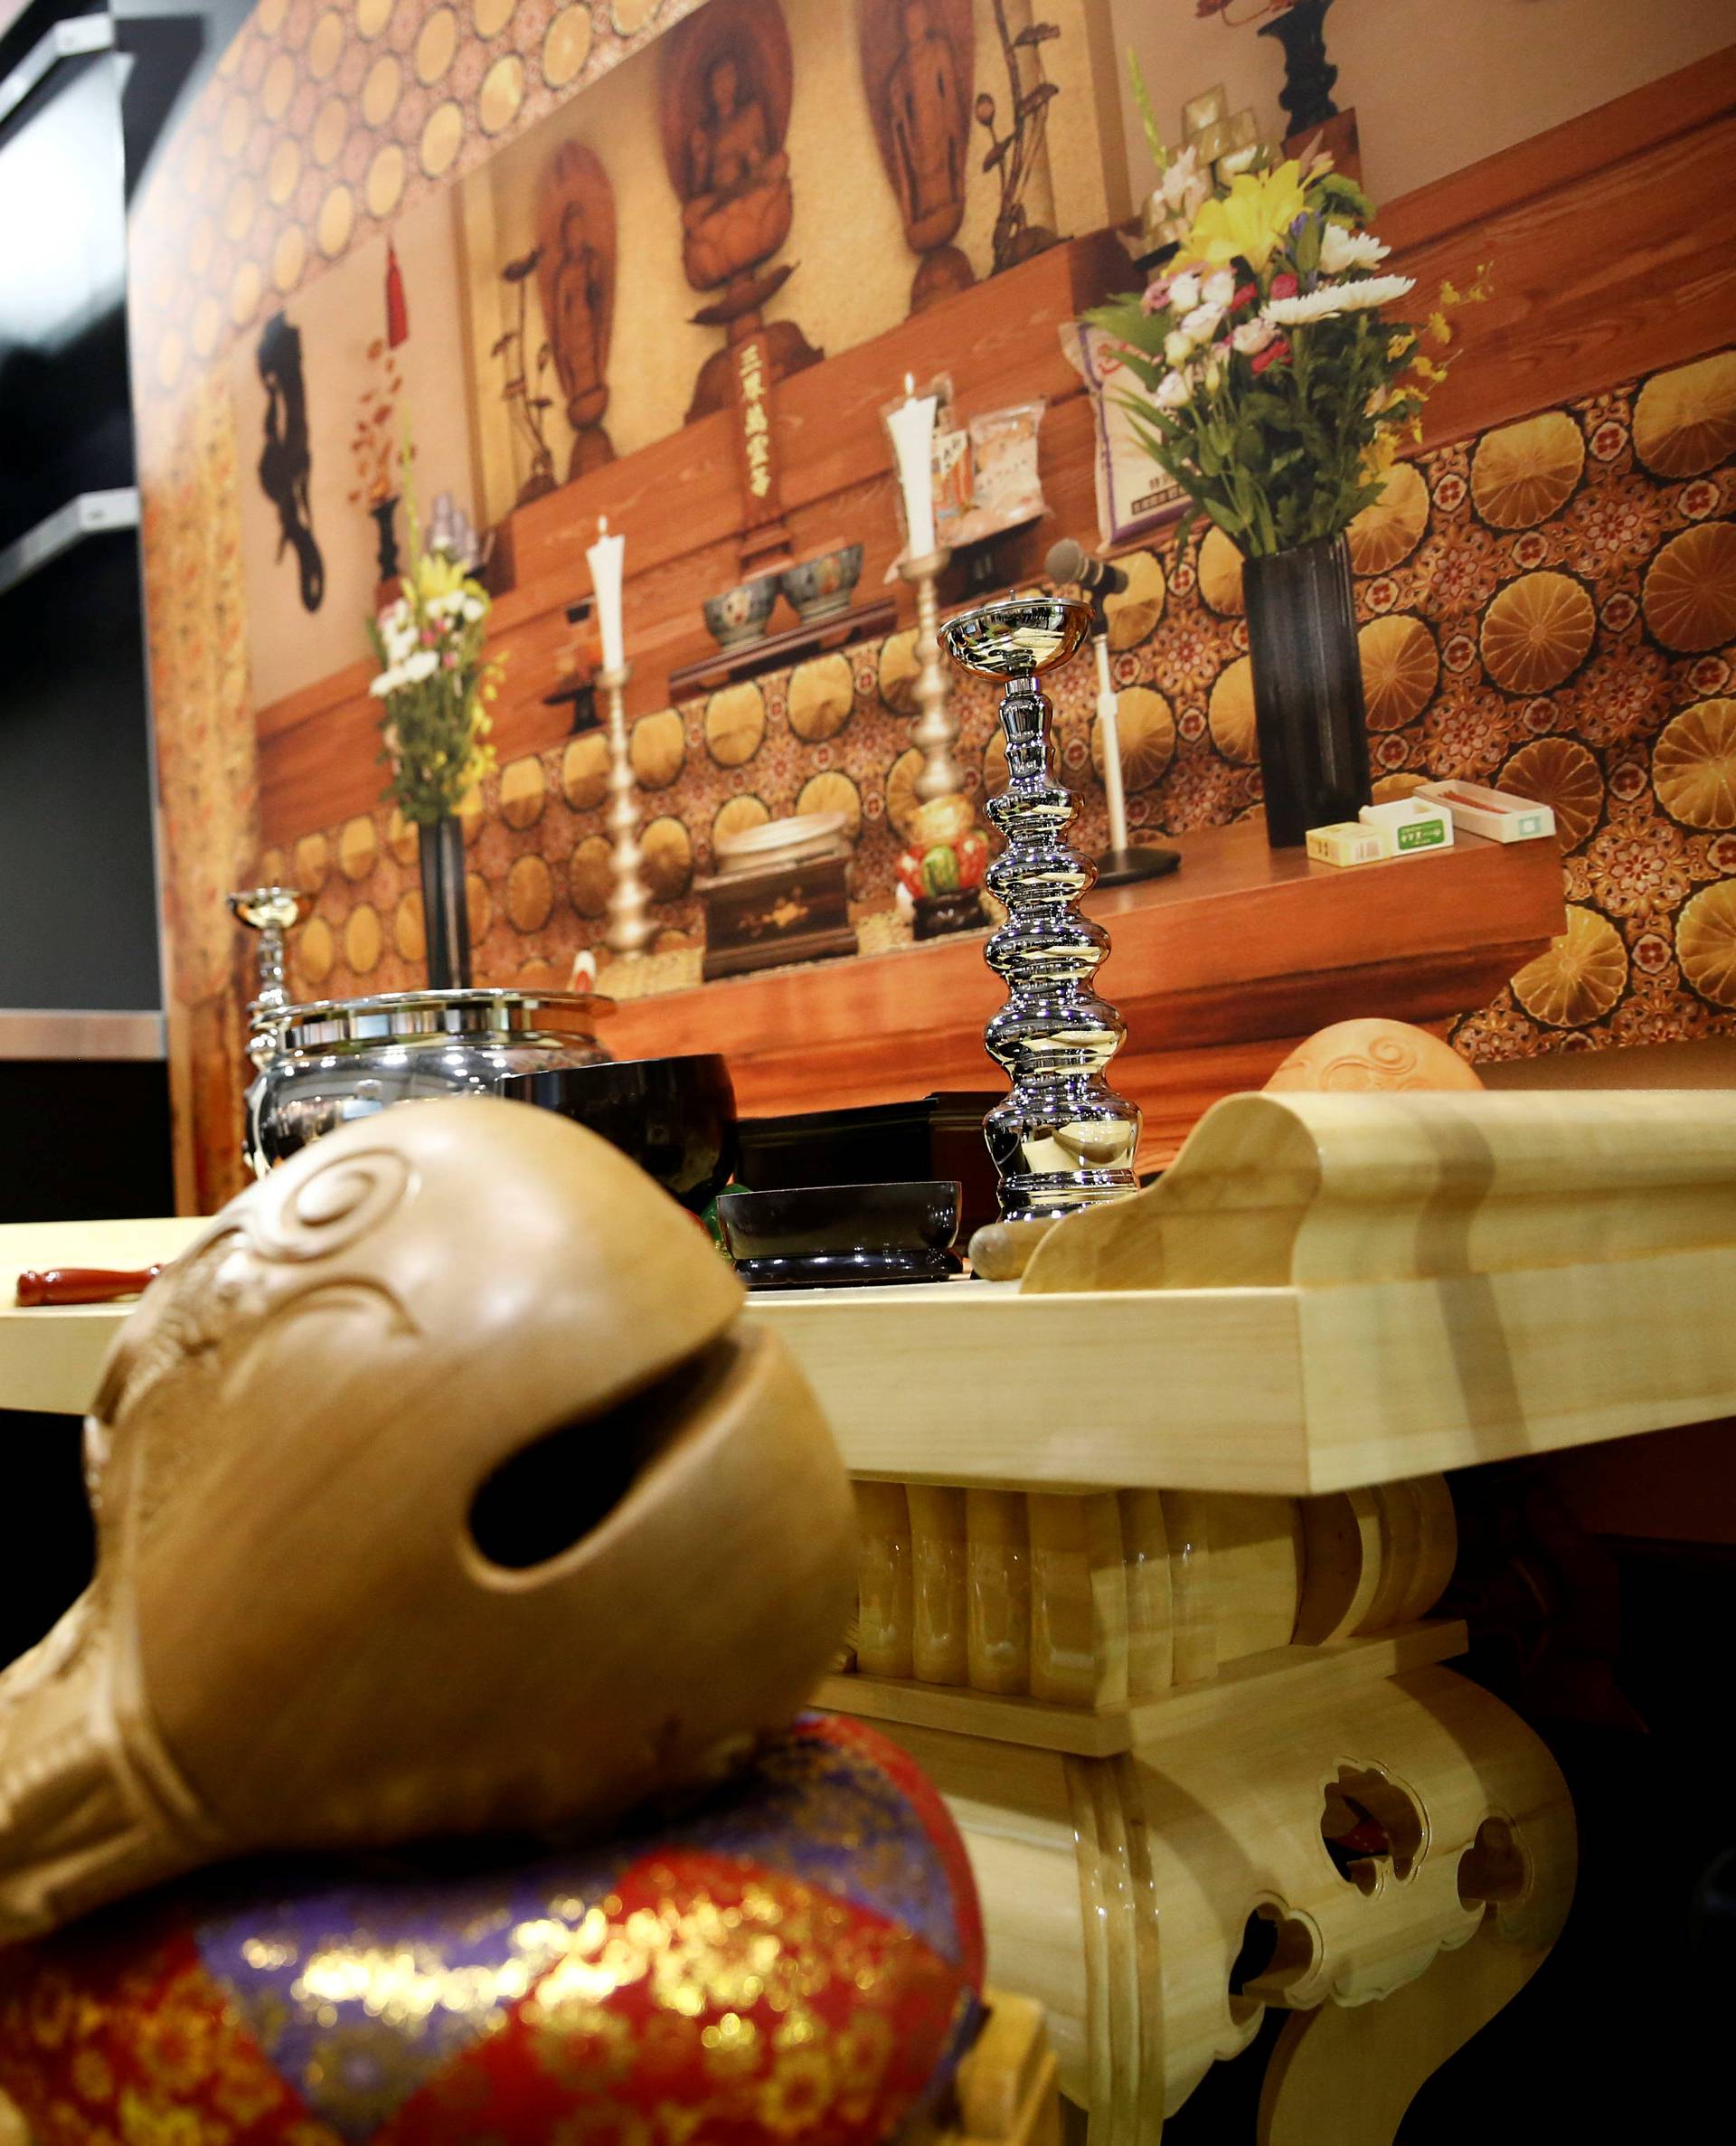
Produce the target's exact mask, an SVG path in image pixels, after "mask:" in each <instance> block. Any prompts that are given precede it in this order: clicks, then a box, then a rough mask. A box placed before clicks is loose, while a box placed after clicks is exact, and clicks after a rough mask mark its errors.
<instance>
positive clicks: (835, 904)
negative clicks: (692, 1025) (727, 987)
mask: <svg viewBox="0 0 1736 2146" xmlns="http://www.w3.org/2000/svg"><path fill="white" fill-rule="evenodd" d="M849 875H850V859H849V857H848V856H832V857H811V858H808V859H807V860H805V861H804V862H803V863H800V864H795V865H776V866H774V867H773V868H772V869H771V870H769V871H767V872H740V873H732V874H728V875H726V876H725V877H722V878H720V879H707V880H702V881H701V883H700V887H699V892H700V894H701V896H702V897H703V901H704V903H705V965H704V969H703V975H704V978H705V981H706V982H707V983H708V984H709V983H714V982H715V981H716V980H717V979H718V978H720V977H725V976H746V975H748V974H749V973H750V971H752V970H753V969H779V968H782V967H783V966H784V965H785V964H786V963H787V962H791V961H826V960H831V959H832V958H833V957H834V956H835V955H838V954H854V952H855V951H856V933H855V927H854V925H853V924H852V923H851V922H850V884H849Z"/></svg>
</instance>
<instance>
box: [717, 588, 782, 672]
mask: <svg viewBox="0 0 1736 2146" xmlns="http://www.w3.org/2000/svg"><path fill="white" fill-rule="evenodd" d="M777 600H778V576H777V575H776V574H775V573H761V574H756V575H755V576H754V578H753V580H752V581H742V582H741V583H739V584H738V585H737V586H736V587H735V588H733V589H726V590H725V591H724V592H723V593H722V596H708V597H707V598H706V599H705V624H706V627H707V629H708V630H709V631H710V633H711V637H712V639H713V640H714V641H715V642H716V643H717V645H718V647H719V648H722V649H723V650H724V651H725V652H726V653H727V652H728V651H729V650H730V649H731V648H748V647H750V645H751V644H752V643H753V642H755V641H760V640H764V638H766V621H767V619H769V618H770V616H771V608H772V606H773V605H774V604H775V603H776V602H777Z"/></svg>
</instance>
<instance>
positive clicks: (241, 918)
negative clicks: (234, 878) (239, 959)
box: [227, 886, 314, 1066]
mask: <svg viewBox="0 0 1736 2146" xmlns="http://www.w3.org/2000/svg"><path fill="white" fill-rule="evenodd" d="M227 903H228V907H229V913H230V914H231V916H232V917H233V918H234V919H235V921H236V922H237V923H241V924H245V925H246V926H247V928H248V930H249V931H257V932H258V933H259V996H258V997H256V998H255V999H254V1000H253V1002H252V1004H251V1005H250V1007H248V1009H247V1012H248V1025H249V1028H250V1035H249V1039H248V1045H247V1054H248V1056H249V1057H250V1059H251V1060H252V1061H253V1063H254V1064H255V1065H258V1066H262V1065H263V1064H265V1062H266V1060H267V1059H268V1058H269V1057H270V1056H271V1054H273V1052H274V1051H275V1050H276V1048H277V1033H278V1028H279V1026H281V1025H282V1021H283V1016H284V1014H285V1013H286V1012H287V1010H288V1005H289V991H288V985H287V984H286V983H285V981H284V941H285V939H286V937H287V936H288V933H289V932H291V931H294V930H295V928H296V926H297V924H299V923H301V922H305V920H306V919H307V914H308V912H309V911H310V910H311V909H312V908H313V906H314V897H313V896H312V895H311V894H303V893H298V892H297V890H296V889H295V888H294V887H278V886H270V887H243V888H241V891H240V892H239V893H233V894H231V895H229V896H228V897H227Z"/></svg>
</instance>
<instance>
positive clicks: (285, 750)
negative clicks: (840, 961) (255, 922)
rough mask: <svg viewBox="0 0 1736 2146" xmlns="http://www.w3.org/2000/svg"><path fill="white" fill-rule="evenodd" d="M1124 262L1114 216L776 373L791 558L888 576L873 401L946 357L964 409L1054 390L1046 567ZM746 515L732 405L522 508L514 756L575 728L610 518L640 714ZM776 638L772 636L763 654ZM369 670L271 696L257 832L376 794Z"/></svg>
mask: <svg viewBox="0 0 1736 2146" xmlns="http://www.w3.org/2000/svg"><path fill="white" fill-rule="evenodd" d="M1128 274H1129V268H1128V262H1127V256H1126V254H1125V253H1123V251H1121V249H1120V247H1119V246H1118V244H1117V243H1116V240H1115V236H1114V233H1113V232H1107V231H1103V232H1093V233H1091V234H1090V236H1088V237H1085V238H1079V239H1071V240H1069V241H1066V242H1064V243H1063V244H1061V245H1059V246H1052V247H1050V248H1049V249H1048V250H1047V251H1045V252H1043V253H1040V254H1038V255H1037V256H1036V257H1035V258H1034V259H1033V260H1028V261H1025V262H1024V263H1022V264H1021V266H1020V267H1018V268H1016V269H1009V270H1008V272H1007V273H1006V274H1005V275H1004V276H995V277H993V278H991V279H988V280H987V281H986V282H983V283H979V284H977V285H974V286H973V287H972V288H970V289H969V290H966V291H961V292H959V293H958V296H957V297H955V298H949V299H948V301H947V302H946V304H944V305H942V306H936V307H932V308H931V309H930V310H929V311H928V312H926V313H922V314H919V315H918V316H917V317H915V318H914V319H912V320H903V321H900V322H899V323H897V325H896V326H892V327H890V328H888V329H887V330H886V331H885V333H884V334H883V335H879V336H873V337H872V338H871V339H870V340H869V341H867V342H865V343H860V344H858V345H856V346H855V347H854V349H851V350H845V351H841V352H839V353H838V354H837V355H835V356H833V357H828V358H827V359H826V360H825V362H824V363H823V364H817V365H810V366H809V367H807V370H806V371H804V372H801V373H796V374H794V375H793V376H792V377H791V378H789V379H788V380H785V381H780V382H779V383H778V392H777V397H776V403H775V417H776V423H777V426H778V442H779V452H780V456H781V462H782V485H783V496H784V519H785V521H786V523H787V524H788V528H789V533H790V542H791V545H792V548H793V551H794V554H795V556H796V557H797V558H798V559H800V558H807V557H809V556H812V555H813V554H814V553H817V552H821V551H829V550H831V549H832V548H833V547H834V546H835V545H837V544H855V543H860V544H862V546H863V562H862V581H861V583H860V586H861V587H862V588H863V589H874V590H879V589H881V588H882V586H883V585H884V583H885V576H886V571H887V569H888V568H889V567H890V566H891V564H892V561H893V560H894V559H895V558H896V557H897V556H898V554H899V553H900V552H901V551H902V549H903V546H904V534H903V528H902V525H901V522H900V519H899V512H898V506H897V494H898V485H897V481H896V479H895V478H894V477H893V475H892V448H891V445H890V443H889V442H888V440H887V438H886V428H885V424H884V422H883V421H882V416H881V411H882V407H883V405H884V404H885V403H887V402H890V401H891V400H892V398H893V397H895V396H896V395H897V393H898V392H899V391H900V388H901V384H902V383H903V379H904V375H905V374H906V373H914V375H915V376H916V378H917V379H918V380H920V381H924V382H926V381H928V380H930V379H932V378H933V377H934V375H935V374H937V373H949V374H950V375H951V377H952V383H953V391H954V395H955V399H956V402H957V405H958V410H959V411H960V412H961V413H962V414H963V415H965V416H967V417H971V416H975V415H976V414H977V412H978V411H985V410H1000V409H1004V408H1005V407H1006V406H1007V405H1009V404H1011V403H1014V402H1031V401H1033V400H1035V399H1037V398H1041V399H1043V401H1044V402H1046V404H1047V406H1048V407H1047V410H1046V411H1045V414H1044V417H1043V433H1042V440H1041V454H1042V465H1043V488H1044V494H1045V496H1046V497H1047V499H1048V502H1049V506H1050V509H1051V515H1052V518H1051V520H1049V521H1046V522H1043V523H1040V524H1038V523H1033V525H1031V527H1030V528H1028V529H1026V530H1024V531H1023V532H1020V533H1015V534H1014V535H1012V536H1010V537H1009V538H1008V539H1007V553H1006V572H1008V573H1009V574H1014V575H1021V576H1033V577H1034V576H1035V575H1036V574H1037V573H1039V572H1040V571H1041V568H1042V563H1043V553H1044V551H1045V549H1046V548H1047V546H1048V544H1049V543H1050V542H1051V540H1052V538H1053V537H1054V536H1056V535H1058V534H1061V533H1063V532H1065V531H1068V530H1073V531H1076V532H1078V533H1079V534H1080V535H1081V536H1086V535H1089V534H1090V532H1091V531H1092V529H1093V528H1094V527H1095V525H1096V520H1097V512H1096V506H1095V495H1094V491H1093V478H1092V469H1093V461H1092V430H1091V416H1090V406H1089V404H1088V402H1087V400H1086V396H1085V392H1084V388H1083V385H1082V383H1081V382H1080V378H1079V375H1078V374H1077V373H1075V372H1074V371H1073V369H1072V367H1071V365H1070V364H1068V363H1067V360H1066V358H1065V356H1064V355H1062V352H1061V337H1060V335H1059V333H1058V330H1059V326H1060V324H1061V322H1062V321H1063V320H1071V319H1073V318H1074V317H1076V316H1077V315H1079V314H1080V313H1081V312H1082V311H1084V309H1085V308H1086V307H1088V306H1092V305H1095V304H1097V303H1098V301H1099V299H1101V298H1106V297H1108V296H1109V293H1110V292H1111V291H1114V290H1119V289H1123V288H1126V286H1127V280H1128ZM741 513H742V509H741V483H740V480H739V477H738V475H737V459H736V451H735V446H734V435H733V432H732V430H731V418H730V417H729V415H728V414H727V413H725V412H723V411H716V412H714V413H713V414H712V416H710V417H704V418H701V419H699V420H698V421H696V422H695V423H693V424H691V425H684V426H682V427H681V428H680V430H677V431H675V432H672V433H670V434H669V435H668V436H667V437H666V438H665V439H663V440H655V441H653V442H652V443H651V444H650V445H648V446H646V447H643V448H640V449H638V450H637V452H636V453H634V454H630V455H623V456H621V457H620V458H619V459H618V460H616V461H613V462H610V463H608V464H606V465H605V466H604V467H603V468H600V469H593V470H590V471H589V472H588V473H587V474H586V475H585V476H583V477H575V478H574V479H573V480H572V481H571V483H569V484H564V485H561V486H559V487H557V488H556V489H555V490H554V491H552V492H550V493H548V494H547V495H546V496H544V497H542V498H541V499H535V500H532V501H531V502H530V503H529V504H528V505H527V506H520V507H516V508H514V511H513V513H512V514H511V515H509V516H508V517H507V519H506V522H505V524H504V525H503V528H504V530H505V533H506V534H505V535H504V536H503V539H502V541H503V543H504V544H507V545H509V547H510V551H509V554H508V555H509V558H510V564H511V571H512V573H513V577H514V578H513V584H512V586H511V587H510V588H506V589H504V590H503V591H502V592H501V594H500V595H499V596H498V597H497V599H496V600H495V609H494V613H493V616H492V618H491V619H490V620H489V646H490V648H491V649H492V650H493V651H494V652H495V654H497V655H499V656H502V657H505V663H506V669H505V676H504V678H503V681H502V685H501V695H500V698H499V700H498V701H497V702H496V703H495V707H494V711H493V713H494V723H495V735H494V743H495V751H496V752H497V753H498V755H499V757H500V759H501V760H502V761H509V760H513V759H515V758H516V757H517V756H518V755H519V754H520V753H525V752H544V751H546V750H547V749H548V747H550V746H551V745H555V744H558V743H559V742H561V739H562V738H563V737H564V736H565V735H566V725H565V723H562V721H561V714H560V712H559V711H558V710H555V709H552V708H550V707H547V706H545V705H544V704H543V703H544V696H545V695H547V694H549V693H550V692H552V690H553V689H554V687H555V686H556V685H558V684H559V683H560V680H559V676H558V672H557V665H558V663H559V661H560V658H561V654H562V652H563V651H564V650H565V649H566V648H568V647H569V645H570V644H571V638H572V628H571V625H570V624H569V623H568V620H567V607H568V606H569V605H570V604H571V602H572V601H573V600H574V598H575V597H577V596H580V595H582V594H584V593H585V592H586V591H587V590H588V588H589V586H590V582H589V577H588V576H587V574H586V571H585V567H584V547H585V545H586V544H587V543H589V542H590V537H591V534H593V533H594V531H595V530H596V527H597V518H598V516H599V515H608V517H609V526H610V528H611V529H620V530H625V531H626V532H627V584H626V588H625V590H624V591H623V602H624V605H625V610H626V629H627V657H628V659H629V661H630V662H631V664H632V666H633V676H632V677H631V679H630V680H629V681H628V684H627V694H626V704H627V720H628V721H629V722H631V721H633V720H634V718H635V717H637V716H639V715H647V714H651V713H652V712H653V711H654V710H656V709H659V708H662V707H664V706H665V705H666V704H667V703H668V702H669V700H670V699H671V697H672V681H678V680H680V679H681V677H682V676H683V674H684V673H685V672H687V671H689V670H690V669H692V668H693V667H694V666H703V668H704V669H705V670H706V671H708V672H709V671H710V670H711V668H712V666H715V665H716V664H717V662H718V660H719V658H718V654H717V650H716V648H715V645H714V644H713V643H712V638H711V636H710V635H709V633H708V632H707V631H706V628H705V621H704V615H703V604H704V600H705V599H706V598H707V597H708V596H715V595H718V594H719V593H720V592H721V591H723V590H725V589H731V588H733V587H734V586H735V584H736V583H737V582H738V581H740V580H741ZM886 600H887V601H888V602H889V603H890V604H892V605H893V606H895V622H896V623H898V624H901V625H906V626H908V625H910V624H911V623H912V622H913V619H914V617H915V609H914V598H913V595H912V593H911V591H910V589H909V588H907V587H906V586H905V584H904V583H903V582H901V581H900V582H896V583H894V584H893V585H892V588H891V589H889V590H888V591H887V593H886ZM890 624H891V622H890V621H889V627H888V629H883V630H889V629H890ZM766 648H767V644H766V643H765V642H760V644H759V647H758V650H757V653H758V654H760V655H761V656H763V655H764V653H765V650H766ZM372 675H373V666H371V665H370V664H366V663H355V664H352V665H350V666H348V667H347V668H346V669H344V670H342V671H337V672H334V673H333V674H332V675H331V676H329V677H325V678H322V679H319V680H316V682H315V683H314V684H313V685H305V686H303V687H301V688H300V689H299V690H298V691H297V692H295V693H292V694H289V695H286V696H285V697H284V698H283V699H281V700H278V701H274V702H272V703H270V704H269V705H268V706H266V707H262V708H260V709H259V713H258V718H257V720H258V726H259V831H260V839H261V840H262V841H264V842H268V843H272V842H293V841H294V840H295V839H296V838H297V837H298V836H301V835H305V834H307V833H309V832H310V831H311V830H312V829H314V828H316V827H331V826H334V825H335V823H336V822H337V821H339V820H341V819H344V818H347V817H348V816H349V815H350V814H351V813H355V812H370V811H372V810H373V808H375V807H376V806H377V804H378V803H379V799H380V769H379V764H378V760H377V752H378V739H377V736H376V733H375V724H374V716H375V714H377V712H378V711H377V707H376V704H374V703H373V702H371V701H370V700H369V698H368V684H369V680H370V678H371V676H372ZM684 690H685V689H684ZM692 690H695V691H698V690H703V688H700V687H694V688H693V689H692Z"/></svg>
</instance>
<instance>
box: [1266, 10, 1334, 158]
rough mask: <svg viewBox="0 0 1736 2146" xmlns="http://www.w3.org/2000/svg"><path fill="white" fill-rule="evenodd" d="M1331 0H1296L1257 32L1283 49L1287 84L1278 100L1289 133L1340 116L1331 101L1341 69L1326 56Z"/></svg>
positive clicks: (1279, 92)
mask: <svg viewBox="0 0 1736 2146" xmlns="http://www.w3.org/2000/svg"><path fill="white" fill-rule="evenodd" d="M1331 5H1332V0H1296V4H1295V5H1294V6H1291V7H1287V8H1286V9H1285V10H1284V12H1283V14H1275V15H1274V16H1273V17H1272V18H1271V20H1270V22H1268V23H1262V24H1260V30H1259V32H1258V34H1259V35H1260V36H1261V37H1269V38H1272V39H1274V40H1275V41H1276V42H1277V43H1279V44H1281V45H1282V46H1283V48H1284V87H1283V88H1282V89H1281V90H1279V91H1278V102H1279V103H1280V104H1281V105H1282V106H1283V107H1284V109H1285V111H1286V113H1287V114H1288V118H1289V122H1290V124H1289V130H1288V131H1289V132H1290V133H1291V134H1293V135H1296V134H1304V133H1307V132H1309V131H1311V130H1312V129H1313V128H1316V127H1324V126H1325V125H1326V121H1327V120H1328V119H1335V118H1337V117H1338V107H1337V106H1336V105H1335V103H1334V102H1333V101H1332V90H1333V84H1334V83H1335V81H1336V80H1338V70H1337V69H1336V68H1335V66H1334V65H1333V64H1332V62H1331V61H1330V60H1328V59H1327V58H1326V10H1327V8H1329V7H1330V6H1331Z"/></svg>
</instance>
